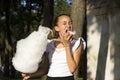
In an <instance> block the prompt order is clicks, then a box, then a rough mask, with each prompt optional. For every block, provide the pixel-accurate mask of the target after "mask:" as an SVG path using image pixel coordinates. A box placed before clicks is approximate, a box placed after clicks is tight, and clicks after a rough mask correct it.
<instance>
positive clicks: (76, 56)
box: [65, 41, 82, 73]
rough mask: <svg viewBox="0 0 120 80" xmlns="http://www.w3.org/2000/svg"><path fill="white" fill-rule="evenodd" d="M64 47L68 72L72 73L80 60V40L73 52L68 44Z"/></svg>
mask: <svg viewBox="0 0 120 80" xmlns="http://www.w3.org/2000/svg"><path fill="white" fill-rule="evenodd" d="M65 49H66V56H67V63H68V67H69V69H70V72H72V73H73V72H74V71H75V70H76V68H77V66H78V64H79V61H80V56H81V53H82V41H81V43H80V45H79V47H78V48H77V49H76V51H75V52H74V53H72V51H71V48H70V45H69V46H65Z"/></svg>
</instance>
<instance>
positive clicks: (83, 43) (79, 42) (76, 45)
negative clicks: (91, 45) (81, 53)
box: [72, 37, 86, 52]
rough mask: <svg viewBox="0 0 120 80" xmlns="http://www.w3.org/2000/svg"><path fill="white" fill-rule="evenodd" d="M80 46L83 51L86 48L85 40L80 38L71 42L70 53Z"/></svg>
mask: <svg viewBox="0 0 120 80" xmlns="http://www.w3.org/2000/svg"><path fill="white" fill-rule="evenodd" d="M81 44H82V45H83V49H85V48H86V42H85V40H84V39H83V38H82V37H79V38H74V39H73V40H72V51H73V52H74V51H75V50H76V49H77V48H78V47H79V45H81Z"/></svg>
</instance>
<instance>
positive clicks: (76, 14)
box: [71, 0, 86, 80]
mask: <svg viewBox="0 0 120 80" xmlns="http://www.w3.org/2000/svg"><path fill="white" fill-rule="evenodd" d="M71 18H72V21H73V29H74V30H75V31H76V35H75V37H76V38H78V37H80V36H82V34H84V33H83V30H84V31H86V30H85V28H83V27H86V26H85V25H84V24H86V23H85V0H73V3H72V13H71ZM84 35H85V34H84ZM81 57H82V56H81ZM83 58H84V59H83ZM83 58H82V60H86V55H84V57H83ZM82 60H81V59H80V63H83V61H82ZM84 64H86V62H85V63H84ZM81 66H82V67H86V65H84V66H83V65H81ZM78 68H79V67H78ZM82 69H84V68H82ZM78 73H79V69H77V70H76V71H75V73H74V77H75V80H77V78H78ZM84 73H85V74H83V75H86V72H84ZM84 79H86V77H85V76H84Z"/></svg>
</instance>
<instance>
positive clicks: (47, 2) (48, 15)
mask: <svg viewBox="0 0 120 80" xmlns="http://www.w3.org/2000/svg"><path fill="white" fill-rule="evenodd" d="M43 9H44V10H43V16H44V22H43V25H44V26H47V27H50V28H52V21H53V15H54V0H43Z"/></svg>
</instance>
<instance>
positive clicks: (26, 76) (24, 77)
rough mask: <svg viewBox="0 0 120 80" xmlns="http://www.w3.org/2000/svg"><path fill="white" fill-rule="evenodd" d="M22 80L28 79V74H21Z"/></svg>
mask: <svg viewBox="0 0 120 80" xmlns="http://www.w3.org/2000/svg"><path fill="white" fill-rule="evenodd" d="M21 75H22V77H23V80H28V79H29V78H30V74H26V73H22V74H21Z"/></svg>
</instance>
